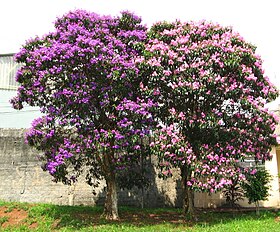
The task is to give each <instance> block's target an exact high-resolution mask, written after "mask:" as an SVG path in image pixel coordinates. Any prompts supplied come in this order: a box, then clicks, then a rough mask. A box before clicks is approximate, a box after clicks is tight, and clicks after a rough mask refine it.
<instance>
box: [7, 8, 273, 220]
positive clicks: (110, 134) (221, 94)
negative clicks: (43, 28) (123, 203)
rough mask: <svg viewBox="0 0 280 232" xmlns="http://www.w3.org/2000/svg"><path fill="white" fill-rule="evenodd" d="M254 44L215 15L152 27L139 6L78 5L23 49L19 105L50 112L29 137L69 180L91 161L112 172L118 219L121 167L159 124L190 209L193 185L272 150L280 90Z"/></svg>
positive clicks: (110, 210)
mask: <svg viewBox="0 0 280 232" xmlns="http://www.w3.org/2000/svg"><path fill="white" fill-rule="evenodd" d="M255 50H256V48H255V47H254V46H253V45H251V44H250V43H247V42H246V41H245V40H244V39H243V38H242V37H241V36H240V35H239V34H238V33H236V32H234V31H233V30H232V29H231V28H229V27H222V26H220V25H218V24H213V23H208V22H205V21H202V22H187V23H184V22H180V21H176V22H171V23H169V22H159V23H156V24H154V25H153V26H152V27H151V28H150V29H149V31H148V30H147V28H146V27H145V26H143V25H141V19H140V18H139V17H138V16H135V15H133V14H131V13H129V12H122V14H121V16H119V17H111V16H100V15H98V14H95V13H89V12H87V11H83V10H76V11H72V12H69V13H68V14H66V15H64V16H63V17H61V18H58V19H57V20H56V22H55V31H54V32H51V33H48V34H46V35H45V36H43V37H40V38H39V37H36V38H35V39H32V40H30V41H27V43H26V44H25V45H24V46H23V48H22V49H21V50H20V52H19V53H18V54H16V56H15V58H16V61H17V62H20V63H23V66H22V68H21V69H20V70H19V71H18V72H17V76H16V80H17V81H18V82H19V83H20V87H19V88H18V95H17V96H16V97H15V98H14V99H13V100H12V104H13V106H14V108H16V109H21V108H23V106H24V103H27V104H29V105H30V106H37V107H39V108H40V110H41V112H42V113H43V114H44V116H43V117H41V118H39V119H36V120H35V121H34V122H33V124H32V128H31V129H30V131H29V132H28V133H27V136H26V139H27V142H28V143H29V144H30V145H32V146H34V147H36V148H37V149H39V150H42V151H43V152H44V154H43V155H42V157H41V159H42V160H43V162H44V164H43V168H44V169H45V170H47V171H48V172H49V173H50V174H51V175H52V176H53V177H54V178H55V180H56V181H63V182H64V183H67V184H70V183H72V182H74V181H76V179H77V177H78V176H79V175H80V173H81V172H83V171H85V172H87V180H88V182H89V183H90V184H92V185H94V186H96V185H98V183H99V180H100V179H101V178H102V177H104V178H105V180H106V184H107V197H106V202H105V214H106V217H107V218H109V219H117V218H118V211H117V190H116V174H117V173H118V172H119V171H120V170H123V169H125V168H127V167H133V164H135V162H137V160H139V155H140V149H141V145H143V144H141V143H140V140H141V138H143V137H144V136H145V135H147V134H149V133H150V132H151V131H152V130H153V136H154V138H155V140H154V142H153V143H152V144H151V146H152V147H153V151H154V152H155V153H156V154H157V156H158V160H159V167H160V168H161V170H162V172H161V175H162V177H168V176H172V168H180V170H181V176H182V186H183V189H184V194H185V197H184V209H185V211H189V212H191V211H192V209H193V205H192V204H193V195H192V192H193V190H197V191H207V192H210V193H212V192H216V191H218V190H220V189H222V188H223V187H224V186H226V185H230V184H232V183H231V180H232V179H234V178H235V177H238V178H241V179H242V178H245V176H244V173H243V170H242V168H240V166H239V165H238V164H239V162H241V161H243V160H244V159H246V158H248V157H254V159H255V160H256V162H264V161H265V160H267V159H270V158H271V156H270V149H271V146H272V145H275V144H276V135H275V134H274V130H275V126H276V123H277V120H276V118H275V116H274V115H273V114H271V113H269V112H268V110H267V109H266V108H265V104H266V103H268V102H270V101H272V100H274V99H275V98H276V97H277V96H278V92H277V90H276V88H275V86H273V85H272V84H271V83H270V82H269V79H268V78H267V77H266V76H265V74H264V70H263V68H262V60H261V58H260V57H259V56H258V55H257V54H256V52H255ZM155 122H157V127H154V125H155ZM151 126H153V127H151ZM233 177H234V178H233Z"/></svg>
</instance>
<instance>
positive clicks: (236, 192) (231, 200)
mask: <svg viewBox="0 0 280 232" xmlns="http://www.w3.org/2000/svg"><path fill="white" fill-rule="evenodd" d="M222 193H223V195H224V196H225V198H226V203H227V204H228V205H229V206H230V207H239V205H238V201H240V200H243V199H244V191H243V189H242V187H241V186H240V180H239V179H231V184H230V185H227V186H225V189H224V190H223V191H222Z"/></svg>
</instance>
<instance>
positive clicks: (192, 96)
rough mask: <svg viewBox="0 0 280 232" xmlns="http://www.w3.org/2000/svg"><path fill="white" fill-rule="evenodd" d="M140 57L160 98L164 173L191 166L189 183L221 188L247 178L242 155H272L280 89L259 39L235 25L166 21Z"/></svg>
mask: <svg viewBox="0 0 280 232" xmlns="http://www.w3.org/2000/svg"><path fill="white" fill-rule="evenodd" d="M148 39H149V41H148V43H147V44H146V51H145V53H144V56H143V57H141V58H139V59H138V60H137V62H138V66H139V67H140V68H141V70H142V73H143V74H144V75H147V76H148V77H149V78H147V79H145V80H144V82H143V83H141V86H140V87H141V88H142V90H143V91H145V92H146V94H147V95H148V96H149V97H150V98H151V99H153V101H154V102H157V103H158V105H159V107H158V108H157V111H156V112H155V115H156V118H157V120H158V122H159V126H158V128H157V131H156V132H155V135H156V136H157V139H156V141H155V142H154V143H152V144H151V145H152V146H153V147H154V151H155V153H156V154H157V155H158V157H159V166H160V168H161V169H162V175H163V176H165V177H168V176H171V175H172V168H174V167H179V168H181V170H182V173H183V170H186V171H185V172H186V173H187V181H186V182H185V183H184V185H185V186H189V187H190V188H192V189H193V190H197V191H207V192H210V193H212V192H216V191H218V190H220V189H222V188H224V187H225V186H227V185H231V184H232V178H239V179H241V180H242V179H244V174H243V173H242V169H241V168H239V167H238V166H237V165H236V163H237V162H239V161H242V160H244V158H246V157H248V156H250V157H251V156H253V157H254V158H255V159H256V160H258V161H265V160H267V159H270V158H271V155H270V149H271V146H272V145H275V144H277V142H276V135H275V134H274V130H275V126H276V123H277V119H276V116H274V115H273V114H272V113H270V112H268V110H267V109H266V108H265V107H264V106H265V104H266V103H268V102H270V101H272V100H274V99H275V98H276V97H277V96H278V92H277V90H276V87H274V86H273V85H272V84H271V83H270V82H269V79H268V77H266V76H265V74H264V70H263V68H262V60H261V58H260V57H259V56H258V55H257V54H256V53H255V49H256V48H255V47H254V46H253V45H251V44H249V43H247V42H246V41H245V40H244V39H243V38H242V37H241V36H240V35H239V34H238V33H236V32H234V31H233V30H232V29H231V28H229V27H222V26H220V25H218V24H213V23H208V22H205V21H202V22H188V23H183V22H180V21H176V22H172V23H168V22H159V23H156V24H155V25H153V26H152V28H151V30H150V31H149V35H148Z"/></svg>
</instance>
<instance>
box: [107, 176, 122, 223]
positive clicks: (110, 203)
mask: <svg viewBox="0 0 280 232" xmlns="http://www.w3.org/2000/svg"><path fill="white" fill-rule="evenodd" d="M106 184H107V192H106V199H105V205H104V213H103V214H104V217H105V218H106V219H108V220H118V219H119V213H118V196H117V185H116V178H115V174H114V173H111V175H110V177H109V178H107V179H106Z"/></svg>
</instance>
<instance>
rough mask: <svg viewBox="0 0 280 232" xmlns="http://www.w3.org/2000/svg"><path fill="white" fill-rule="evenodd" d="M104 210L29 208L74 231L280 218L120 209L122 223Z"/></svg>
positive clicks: (268, 213) (54, 226) (269, 213)
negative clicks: (191, 216)
mask: <svg viewBox="0 0 280 232" xmlns="http://www.w3.org/2000/svg"><path fill="white" fill-rule="evenodd" d="M102 211H103V208H102V207H89V206H57V205H35V206H32V207H31V208H30V209H29V217H30V218H34V219H35V218H42V220H45V221H49V222H50V223H51V225H50V228H52V229H55V230H59V229H63V228H72V229H74V230H80V229H83V228H87V227H99V226H119V225H122V226H127V227H144V226H154V225H164V224H168V225H169V226H170V227H171V228H176V227H180V228H181V227H182V229H187V228H191V227H205V226H207V227H208V226H209V227H211V226H215V225H216V224H221V223H222V224H227V223H232V222H233V221H239V220H240V222H242V221H246V220H258V221H262V220H267V219H273V220H275V218H279V216H278V215H279V213H277V212H272V211H263V212H261V216H259V217H258V216H256V215H255V213H254V212H211V211H207V210H200V211H198V215H197V216H198V220H194V221H193V220H185V218H184V216H183V215H182V214H181V211H180V210H178V209H169V208H160V209H147V208H146V209H138V208H130V207H120V209H119V214H120V218H121V219H120V220H119V221H108V220H105V219H103V218H101V215H102Z"/></svg>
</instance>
